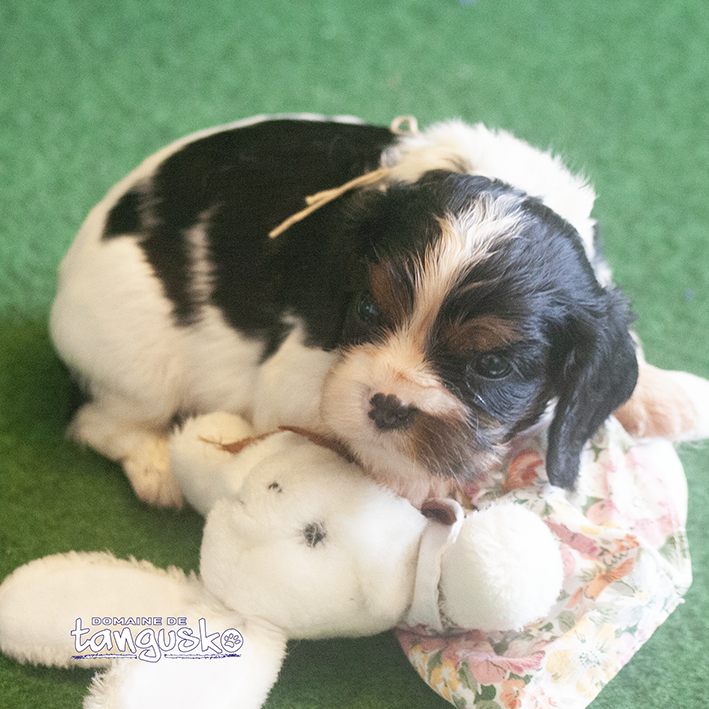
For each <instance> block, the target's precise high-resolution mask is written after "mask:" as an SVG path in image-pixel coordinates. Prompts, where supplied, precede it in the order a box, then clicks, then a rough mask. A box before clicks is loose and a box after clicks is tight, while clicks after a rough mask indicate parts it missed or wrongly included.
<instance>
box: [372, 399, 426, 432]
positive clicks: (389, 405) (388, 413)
mask: <svg viewBox="0 0 709 709" xmlns="http://www.w3.org/2000/svg"><path fill="white" fill-rule="evenodd" d="M369 403H370V404H371V405H372V408H371V409H370V410H369V418H370V419H372V421H374V425H375V426H376V427H377V428H378V429H380V430H381V431H395V430H399V429H402V428H406V427H407V426H408V425H409V424H410V423H411V421H412V420H413V418H414V415H415V414H416V411H417V409H416V407H415V406H408V405H406V404H404V403H403V402H402V401H400V400H399V399H398V398H397V397H396V396H394V395H393V394H389V395H388V396H387V395H385V394H375V395H374V396H373V397H372V398H371V399H370V400H369Z"/></svg>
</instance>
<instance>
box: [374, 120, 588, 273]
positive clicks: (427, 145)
mask: <svg viewBox="0 0 709 709" xmlns="http://www.w3.org/2000/svg"><path fill="white" fill-rule="evenodd" d="M382 165H383V166H384V167H393V168H394V171H393V175H392V179H394V180H401V181H404V182H414V181H415V180H417V179H418V178H419V177H420V176H421V175H422V174H423V173H424V172H426V171H427V170H435V169H441V170H452V171H454V172H461V171H462V172H467V173H469V174H471V175H484V176H485V177H490V178H496V179H499V180H502V181H503V182H507V183H508V184H510V185H513V186H515V187H518V188H519V189H521V190H523V191H524V192H526V193H527V194H529V195H531V196H532V197H538V198H539V199H541V200H542V201H543V202H544V204H546V205H547V206H548V207H550V208H551V209H553V210H554V211H555V212H556V213H557V214H559V215H561V216H562V217H563V218H564V219H566V220H567V221H568V222H569V223H571V224H572V225H573V226H574V227H575V228H576V230H577V231H578V232H579V234H580V235H581V238H582V239H583V242H584V245H585V247H586V252H587V254H588V256H589V258H591V259H592V257H593V254H594V249H593V227H594V224H595V221H594V220H593V219H591V216H590V215H591V210H592V208H593V203H594V201H595V199H596V195H595V192H594V190H593V188H592V187H591V186H590V185H589V184H588V181H587V180H586V179H585V178H584V177H579V176H577V175H574V174H573V173H571V171H570V170H569V169H568V168H567V167H566V166H565V165H564V164H563V162H562V161H561V159H560V158H559V157H558V156H554V155H552V154H551V152H542V151H539V150H537V149H536V148H533V147H532V146H531V145H529V144H528V143H525V142H524V141H522V140H519V139H518V138H515V137H514V136H513V135H512V134H511V133H508V132H506V131H503V130H492V129H490V128H487V127H486V126H484V125H483V124H482V123H478V124H476V125H474V126H469V125H466V124H465V123H463V122H462V121H445V122H441V123H435V124H434V125H432V126H430V127H429V128H428V129H426V130H424V131H422V132H421V133H420V134H418V135H412V136H406V137H404V138H402V140H401V141H400V142H399V143H398V144H397V145H395V146H393V147H392V148H390V149H389V150H387V151H386V152H385V154H384V155H383V157H382Z"/></svg>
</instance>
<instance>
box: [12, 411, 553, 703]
mask: <svg viewBox="0 0 709 709" xmlns="http://www.w3.org/2000/svg"><path fill="white" fill-rule="evenodd" d="M250 435H251V431H250V429H249V427H248V425H247V424H246V423H245V422H244V421H243V420H242V419H239V418H236V417H233V416H229V415H226V414H213V415H210V416H205V417H200V418H197V419H193V420H191V421H189V422H187V424H186V425H185V426H184V427H183V429H182V430H181V431H180V432H178V433H177V434H175V435H174V436H173V439H172V442H171V457H172V459H171V463H172V465H173V469H174V470H175V474H176V475H177V476H178V479H179V481H180V484H181V486H182V489H183V491H184V493H185V496H186V497H187V499H188V500H189V501H190V502H191V503H192V504H193V505H194V506H195V507H196V508H197V509H198V510H199V511H201V512H203V513H205V514H208V516H207V523H206V526H205V530H204V537H203V542H202V550H201V561H200V575H199V577H197V576H195V575H194V574H190V575H186V574H184V573H183V572H182V571H180V570H177V569H174V568H171V569H169V570H167V571H164V570H160V569H157V568H155V567H154V566H152V565H151V564H150V563H148V562H145V561H143V562H137V561H135V560H131V561H124V560H119V559H116V558H115V557H113V556H111V555H110V554H107V553H98V552H88V553H81V552H72V553H69V554H59V555H55V556H50V557H47V558H44V559H39V560H36V561H33V562H30V563H29V564H27V565H25V566H23V567H21V568H19V569H17V570H16V571H15V572H14V573H13V574H12V575H11V576H9V577H8V578H7V579H6V580H5V581H4V582H3V584H2V585H1V586H0V647H1V648H2V650H3V652H5V653H6V654H7V655H10V656H12V657H14V658H16V659H18V660H19V661H21V662H28V661H29V662H35V663H42V664H48V665H57V666H69V665H72V664H73V665H80V666H105V665H107V664H108V666H109V667H108V670H107V671H105V672H104V673H102V674H99V675H97V677H96V678H95V679H94V682H93V685H92V687H91V693H90V696H88V697H87V698H86V700H85V707H87V708H95V709H97V708H101V709H113V708H118V707H121V708H124V707H125V708H128V707H130V708H131V709H133V708H142V707H145V708H146V709H147V708H150V709H160V708H161V707H165V708H166V709H167V708H168V707H169V708H170V709H176V708H179V707H190V708H192V707H195V706H209V707H236V708H238V709H250V708H256V707H260V706H261V705H262V703H263V702H264V700H265V699H266V696H267V694H268V692H269V690H270V688H271V686H272V685H273V683H274V682H275V679H276V677H277V675H278V671H279V668H280V666H281V662H282V660H283V657H284V654H285V647H286V641H287V639H289V638H321V637H334V636H360V635H368V634H374V633H377V632H380V631H383V630H386V629H389V628H391V627H393V626H395V625H397V624H402V623H404V624H419V623H423V624H426V625H429V626H432V627H434V628H437V629H439V630H440V629H447V628H451V627H456V626H458V627H476V628H479V629H483V630H507V629H513V628H520V627H522V626H524V625H525V624H528V623H530V622H532V621H534V620H536V619H538V618H540V617H541V616H543V615H544V614H545V613H546V612H547V611H548V609H549V608H550V606H551V605H552V604H553V603H554V601H555V600H556V598H557V596H558V593H559V591H560V587H561V583H562V565H561V559H560V553H559V547H558V544H557V542H556V540H555V538H554V537H553V535H552V534H551V532H550V531H549V530H548V529H547V527H546V526H545V525H544V523H543V522H542V521H541V520H540V519H539V517H538V516H536V515H535V514H533V513H532V512H530V511H529V510H527V509H525V508H524V507H522V506H520V505H512V504H500V505H494V506H492V507H490V508H488V509H485V510H483V511H479V512H473V513H471V514H469V515H468V516H467V517H465V518H464V517H463V514H462V509H461V508H460V506H459V505H457V503H455V502H453V501H437V502H436V503H434V504H431V505H429V509H428V513H429V514H433V516H434V518H433V519H431V518H428V517H427V516H425V515H424V514H422V513H421V512H419V511H418V510H416V509H415V508H414V507H412V506H411V505H410V504H409V503H408V502H407V501H406V500H404V499H402V498H399V497H396V496H395V495H394V494H393V493H391V492H389V491H388V490H385V489H383V488H381V487H380V486H378V485H376V484H375V483H373V482H372V481H371V480H369V479H368V478H367V477H365V476H364V475H363V474H362V472H361V471H360V469H359V468H358V467H357V466H356V465H354V464H353V463H350V462H348V461H347V460H345V459H344V458H343V457H342V456H341V455H339V454H338V453H337V452H336V451H333V450H331V449H329V448H327V447H325V446H323V445H321V443H320V442H319V441H318V440H313V439H312V438H311V437H309V436H307V435H303V434H302V433H299V432H295V431H281V432H277V433H274V434H271V435H268V436H265V437H263V436H262V437H257V438H250ZM436 513H439V514H436ZM441 516H442V517H444V518H447V519H446V520H445V522H441V521H439V518H440V517H441ZM129 657H131V658H134V659H127V658H129ZM185 658H192V659H191V661H187V662H186V661H184V659H185ZM180 660H183V661H180Z"/></svg>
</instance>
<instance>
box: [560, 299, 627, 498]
mask: <svg viewBox="0 0 709 709" xmlns="http://www.w3.org/2000/svg"><path fill="white" fill-rule="evenodd" d="M604 300H605V305H604V306H603V307H602V308H599V309H596V308H594V310H595V311H596V314H595V316H594V315H591V314H589V313H588V312H587V313H586V314H585V315H583V316H581V317H578V318H576V319H575V320H574V322H573V323H572V325H571V327H570V332H568V333H567V336H566V337H565V338H564V339H565V340H566V341H567V343H568V344H570V349H567V351H566V354H565V358H564V361H563V362H561V363H560V364H561V366H560V371H559V373H558V377H559V379H558V382H557V394H558V397H559V400H558V403H557V406H556V412H555V415H554V419H553V421H552V423H551V426H550V429H549V445H548V449H547V475H548V476H549V482H551V483H552V484H553V485H557V486H559V487H564V488H567V489H569V490H571V489H573V487H574V484H575V483H576V478H577V477H578V474H579V457H580V455H581V449H582V448H583V446H584V445H585V443H586V441H588V439H589V438H591V437H592V436H593V435H594V433H596V431H597V430H598V428H599V427H600V426H601V424H602V423H603V422H604V421H605V420H606V419H607V418H608V416H610V414H612V413H613V411H615V409H617V408H618V407H619V406H620V405H621V404H623V403H624V402H625V401H627V400H628V399H629V398H630V396H631V394H632V393H633V389H634V388H635V383H636V381H637V378H638V361H637V355H636V352H635V346H634V344H633V340H632V338H631V336H630V333H629V332H628V324H629V316H628V312H627V309H626V307H625V302H624V301H623V300H622V299H621V298H620V297H619V296H618V295H617V294H616V293H615V292H607V293H606V298H605V299H604ZM567 346H568V345H567Z"/></svg>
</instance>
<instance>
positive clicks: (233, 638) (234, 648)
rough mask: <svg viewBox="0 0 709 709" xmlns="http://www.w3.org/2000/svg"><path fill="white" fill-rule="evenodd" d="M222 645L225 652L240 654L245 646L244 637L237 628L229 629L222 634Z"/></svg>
mask: <svg viewBox="0 0 709 709" xmlns="http://www.w3.org/2000/svg"><path fill="white" fill-rule="evenodd" d="M221 643H222V648H223V649H224V652H228V653H234V652H238V651H239V650H240V649H241V646H242V645H243V644H244V636H243V635H242V634H241V633H240V632H239V631H238V630H236V629H235V628H229V629H228V630H225V631H224V632H223V633H222V636H221Z"/></svg>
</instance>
